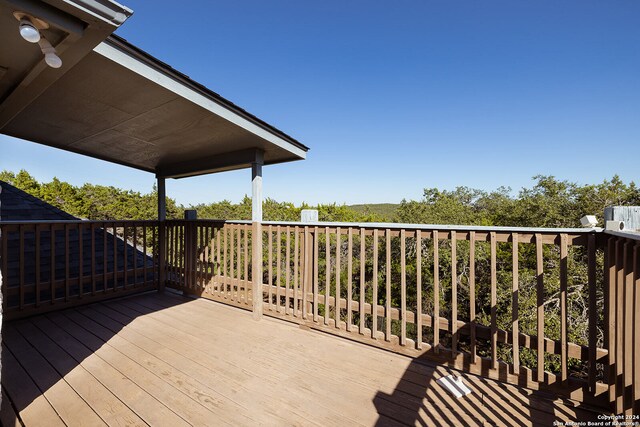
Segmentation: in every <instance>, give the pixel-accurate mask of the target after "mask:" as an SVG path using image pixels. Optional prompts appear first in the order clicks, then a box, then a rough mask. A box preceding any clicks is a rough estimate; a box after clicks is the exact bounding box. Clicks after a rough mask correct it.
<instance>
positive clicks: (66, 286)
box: [20, 224, 70, 308]
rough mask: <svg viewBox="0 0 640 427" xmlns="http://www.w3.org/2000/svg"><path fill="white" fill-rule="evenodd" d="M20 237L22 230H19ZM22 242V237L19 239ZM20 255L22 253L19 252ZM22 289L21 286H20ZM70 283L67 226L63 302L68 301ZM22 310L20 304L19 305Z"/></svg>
mask: <svg viewBox="0 0 640 427" xmlns="http://www.w3.org/2000/svg"><path fill="white" fill-rule="evenodd" d="M20 234H21V235H22V229H21V230H20ZM20 241H21V242H22V237H21V238H20ZM20 252H21V253H22V251H20ZM21 287H22V286H21ZM69 293H70V283H69V224H65V225H64V300H65V302H66V301H69ZM20 308H22V303H20Z"/></svg>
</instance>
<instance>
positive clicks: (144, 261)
mask: <svg viewBox="0 0 640 427" xmlns="http://www.w3.org/2000/svg"><path fill="white" fill-rule="evenodd" d="M152 252H153V250H152ZM142 256H143V258H142V276H143V279H142V286H146V285H147V226H146V225H143V226H142ZM151 258H152V259H153V255H152V256H151Z"/></svg>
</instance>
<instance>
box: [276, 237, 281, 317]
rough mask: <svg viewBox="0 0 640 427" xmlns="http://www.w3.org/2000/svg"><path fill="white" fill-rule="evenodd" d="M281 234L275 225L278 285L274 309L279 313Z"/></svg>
mask: <svg viewBox="0 0 640 427" xmlns="http://www.w3.org/2000/svg"><path fill="white" fill-rule="evenodd" d="M281 244H282V234H281V229H280V226H279V225H278V226H277V229H276V250H277V254H276V282H277V284H278V287H277V288H276V310H277V311H278V313H281V310H280V303H281V302H282V300H281V298H282V296H281V293H282V291H281V289H280V288H281V286H280V280H281V277H282V275H281V272H282V262H281V258H282V247H281Z"/></svg>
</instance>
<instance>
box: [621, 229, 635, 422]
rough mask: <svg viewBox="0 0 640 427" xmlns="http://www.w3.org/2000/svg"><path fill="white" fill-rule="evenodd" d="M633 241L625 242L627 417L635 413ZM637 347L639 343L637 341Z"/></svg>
mask: <svg viewBox="0 0 640 427" xmlns="http://www.w3.org/2000/svg"><path fill="white" fill-rule="evenodd" d="M633 246H634V244H633V242H632V241H631V240H630V239H627V241H626V242H625V244H624V283H623V285H622V286H623V289H624V291H623V301H624V304H623V307H622V309H623V315H622V319H623V321H622V326H623V337H622V355H623V362H622V376H623V378H622V389H623V390H624V392H623V396H622V399H623V408H624V414H625V416H626V417H627V419H630V416H631V415H633V404H634V402H633V400H632V399H633V395H632V388H633V352H634V342H633V308H634V307H633V300H634V297H633V264H634V263H633ZM635 344H636V345H635V347H637V345H638V343H635Z"/></svg>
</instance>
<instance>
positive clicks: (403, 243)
mask: <svg viewBox="0 0 640 427" xmlns="http://www.w3.org/2000/svg"><path fill="white" fill-rule="evenodd" d="M400 312H401V317H402V319H401V322H400V345H407V234H406V231H405V230H404V228H403V229H402V230H400Z"/></svg>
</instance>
